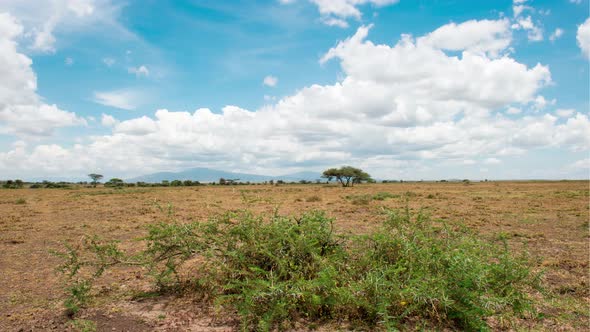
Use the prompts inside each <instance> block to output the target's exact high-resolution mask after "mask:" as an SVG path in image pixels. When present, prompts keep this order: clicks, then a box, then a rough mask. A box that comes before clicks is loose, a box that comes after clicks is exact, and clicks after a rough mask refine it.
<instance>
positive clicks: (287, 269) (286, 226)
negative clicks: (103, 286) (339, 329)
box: [61, 208, 539, 331]
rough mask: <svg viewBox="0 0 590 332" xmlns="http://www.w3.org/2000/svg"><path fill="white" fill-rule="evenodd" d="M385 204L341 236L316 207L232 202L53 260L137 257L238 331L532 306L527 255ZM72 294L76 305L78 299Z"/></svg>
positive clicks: (131, 260) (67, 264)
mask: <svg viewBox="0 0 590 332" xmlns="http://www.w3.org/2000/svg"><path fill="white" fill-rule="evenodd" d="M170 211H171V210H170ZM385 211H386V220H385V221H384V222H383V224H382V226H380V227H379V229H378V230H376V231H374V232H372V233H370V234H367V235H363V236H346V237H344V236H337V235H335V234H334V232H333V229H332V220H331V219H330V218H328V217H327V216H326V215H325V213H323V212H320V211H312V212H308V213H305V214H303V215H302V216H300V217H298V218H296V217H286V216H280V215H277V214H275V215H272V216H270V217H267V218H264V217H263V216H257V215H253V214H252V213H250V212H247V211H240V212H232V213H227V214H225V215H223V216H221V217H218V218H216V219H212V220H210V221H208V222H193V223H188V224H184V223H179V222H176V221H174V220H173V219H170V220H167V221H165V222H161V223H158V224H154V225H151V226H150V227H149V229H148V235H147V236H146V237H145V238H143V241H144V242H145V245H146V249H145V250H144V251H143V252H142V253H140V254H139V255H136V256H130V257H127V256H125V255H123V253H122V252H121V251H119V250H118V249H117V245H116V243H112V242H101V241H99V240H97V239H93V240H91V241H86V244H87V245H86V246H85V247H84V248H85V250H87V252H86V253H83V252H82V253H81V252H79V251H76V250H72V247H68V248H69V249H68V250H67V251H66V252H65V253H62V254H61V256H62V257H63V258H64V264H63V265H62V271H63V272H64V273H65V274H66V275H67V276H68V278H69V279H70V280H73V281H75V282H76V283H78V284H79V282H80V281H79V277H78V276H79V275H90V276H92V278H95V277H98V276H100V274H102V272H103V271H104V270H105V269H106V268H107V267H109V266H111V265H114V264H131V265H140V266H143V267H144V268H147V270H148V271H149V274H150V275H151V276H153V277H154V280H155V284H156V286H157V287H158V289H159V290H160V291H166V290H185V291H189V290H192V291H196V290H198V291H200V292H203V293H204V294H205V295H206V296H204V298H208V299H212V300H213V301H214V302H215V303H216V304H217V305H219V306H222V307H227V308H230V309H233V310H235V311H237V313H238V314H239V316H240V318H241V322H242V328H243V329H244V330H262V331H266V330H271V329H287V328H290V327H292V325H293V324H294V322H296V321H298V320H301V319H305V320H306V321H308V322H312V321H329V320H331V321H335V322H350V323H351V324H354V325H355V326H358V327H359V328H360V329H376V328H377V329H403V328H404V326H405V324H406V323H408V322H416V321H421V322H424V324H425V325H426V326H427V327H430V328H435V329H439V328H445V327H451V328H460V329H464V330H485V329H487V325H486V318H487V317H490V316H494V315H502V316H503V317H504V318H506V317H510V315H515V314H516V315H520V314H522V313H524V312H526V311H527V310H530V309H532V306H531V303H532V302H531V300H530V299H529V295H528V294H531V293H533V292H534V291H535V289H538V287H539V276H538V275H537V274H535V273H532V272H531V269H530V264H529V261H528V258H527V257H526V256H525V255H522V256H518V257H514V256H512V255H511V254H510V253H509V249H508V246H507V245H505V244H504V245H503V246H497V245H495V244H493V243H488V242H484V241H482V240H479V239H478V238H477V236H476V235H475V234H473V233H471V232H470V231H469V230H467V229H466V228H464V227H460V226H452V225H449V224H445V223H443V222H436V221H433V220H432V219H430V218H429V217H428V216H427V215H425V214H422V213H417V214H415V215H412V214H411V213H410V211H409V209H408V208H406V209H405V210H403V211H394V210H385ZM84 248H80V249H84ZM82 257H85V258H84V259H82ZM196 257H202V258H203V259H199V260H194V258H196ZM195 261H199V262H201V263H194V262H195ZM81 262H84V263H83V264H82V263H81ZM188 262H191V263H190V264H199V266H198V267H199V269H198V271H199V273H198V276H197V277H196V278H194V275H193V279H192V280H193V281H191V279H187V278H186V277H184V278H183V277H182V275H183V274H182V270H183V269H184V268H185V265H186V264H189V263H188ZM85 271H86V272H85ZM92 278H91V279H92ZM76 283H75V285H76ZM191 283H192V285H190V284H191ZM187 284H189V286H192V287H184V288H183V287H180V286H186V285H187ZM83 285H84V284H83ZM83 291H84V292H83V295H85V294H87V293H88V289H87V288H86V287H83ZM72 295H73V297H71V298H73V300H75V301H77V302H75V304H77V305H79V304H78V302H83V301H81V300H80V301H79V300H78V298H77V297H76V296H77V295H76V294H72ZM78 297H80V296H78ZM80 298H81V299H82V300H84V296H82V297H80Z"/></svg>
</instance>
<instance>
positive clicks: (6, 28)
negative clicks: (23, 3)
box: [0, 13, 86, 136]
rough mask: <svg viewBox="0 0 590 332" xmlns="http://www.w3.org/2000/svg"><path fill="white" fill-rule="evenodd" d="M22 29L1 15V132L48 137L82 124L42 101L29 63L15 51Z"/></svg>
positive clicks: (26, 58) (68, 114)
mask: <svg viewBox="0 0 590 332" xmlns="http://www.w3.org/2000/svg"><path fill="white" fill-rule="evenodd" d="M22 33H23V27H22V25H20V23H19V22H17V20H16V19H15V18H14V17H12V16H11V15H10V14H7V13H0V73H1V74H2V75H1V76H2V79H0V133H5V134H12V135H17V136H48V135H51V134H52V133H53V131H54V130H55V129H56V128H59V127H66V126H74V125H80V124H85V123H86V121H85V120H84V119H81V118H79V117H78V116H76V114H74V113H71V112H66V111H63V110H61V109H59V108H58V107H57V106H56V105H48V104H45V103H43V102H42V98H41V97H40V96H39V95H37V76H36V75H35V73H34V71H33V69H32V68H31V64H32V61H31V59H30V58H29V57H27V56H26V55H24V54H22V53H19V52H18V51H17V43H16V41H15V39H16V38H18V37H20V36H21V34H22Z"/></svg>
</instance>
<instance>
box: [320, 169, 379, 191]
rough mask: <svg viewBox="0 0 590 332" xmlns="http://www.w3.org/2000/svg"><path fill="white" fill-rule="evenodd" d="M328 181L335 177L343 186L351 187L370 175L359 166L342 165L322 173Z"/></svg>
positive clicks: (369, 178) (365, 179)
mask: <svg viewBox="0 0 590 332" xmlns="http://www.w3.org/2000/svg"><path fill="white" fill-rule="evenodd" d="M322 177H323V178H327V179H328V181H331V180H332V179H336V181H338V182H340V184H341V185H342V186H343V187H349V186H350V187H352V186H354V184H355V183H361V182H362V181H369V180H371V176H370V175H369V174H368V173H366V172H364V171H363V170H362V169H360V168H355V167H352V166H343V167H340V168H329V169H327V170H325V171H324V173H323V174H322Z"/></svg>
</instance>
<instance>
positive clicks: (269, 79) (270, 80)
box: [262, 75, 279, 87]
mask: <svg viewBox="0 0 590 332" xmlns="http://www.w3.org/2000/svg"><path fill="white" fill-rule="evenodd" d="M277 83H279V79H278V78H276V77H275V76H272V75H268V76H266V77H265V78H264V80H262V84H264V85H266V86H269V87H275V86H276V85H277Z"/></svg>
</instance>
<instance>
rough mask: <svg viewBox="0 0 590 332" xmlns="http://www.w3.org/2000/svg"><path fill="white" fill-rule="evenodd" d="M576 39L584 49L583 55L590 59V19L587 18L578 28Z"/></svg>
mask: <svg viewBox="0 0 590 332" xmlns="http://www.w3.org/2000/svg"><path fill="white" fill-rule="evenodd" d="M576 39H577V41H578V45H579V46H580V48H581V49H582V53H584V55H585V56H587V57H588V58H590V18H587V19H586V21H584V23H582V24H580V26H578V33H577V34H576Z"/></svg>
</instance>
